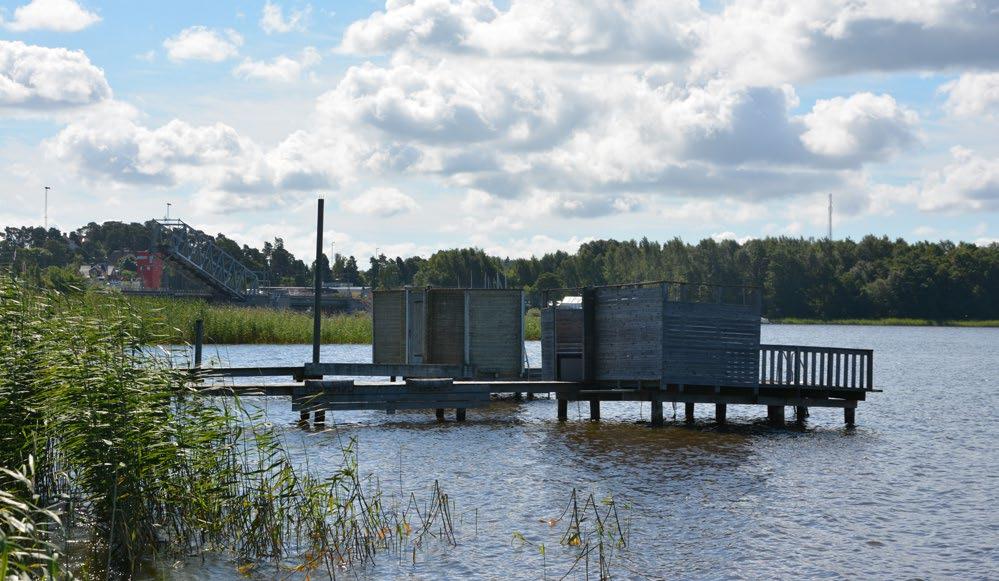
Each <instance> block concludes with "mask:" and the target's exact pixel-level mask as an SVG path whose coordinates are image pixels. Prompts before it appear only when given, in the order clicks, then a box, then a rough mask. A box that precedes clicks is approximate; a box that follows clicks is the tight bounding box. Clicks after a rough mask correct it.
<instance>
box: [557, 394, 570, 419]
mask: <svg viewBox="0 0 999 581" xmlns="http://www.w3.org/2000/svg"><path fill="white" fill-rule="evenodd" d="M567 419H569V400H567V399H565V398H564V397H560V398H558V421H560V422H564V421H566V420H567Z"/></svg>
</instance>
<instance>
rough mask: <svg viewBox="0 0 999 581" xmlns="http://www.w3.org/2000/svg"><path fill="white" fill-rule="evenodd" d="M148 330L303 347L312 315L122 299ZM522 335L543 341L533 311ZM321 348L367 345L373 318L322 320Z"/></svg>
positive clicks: (99, 298) (95, 301)
mask: <svg viewBox="0 0 999 581" xmlns="http://www.w3.org/2000/svg"><path fill="white" fill-rule="evenodd" d="M105 300H106V295H102V294H97V293H91V294H89V295H88V296H87V298H86V299H85V303H86V304H88V305H90V306H91V307H92V308H95V309H96V308H98V307H99V305H101V304H103V302H104V301H105ZM124 300H126V301H127V304H128V305H129V307H130V308H132V309H133V310H134V311H135V312H136V313H137V314H138V315H139V316H140V317H141V318H142V319H143V320H144V321H146V322H147V324H148V325H153V326H155V327H156V328H157V333H158V339H159V340H162V341H165V342H166V343H171V344H180V343H191V342H193V341H194V321H195V320H197V319H203V320H204V321H205V342H207V343H218V344H237V343H247V344H282V345H290V344H303V343H311V342H312V315H311V314H308V313H302V312H297V311H288V310H275V309H265V308H254V307H239V306H233V305H218V304H210V303H207V302H205V301H202V300H194V299H170V298H155V297H128V298H126V299H124ZM524 331H525V336H526V338H527V340H528V341H536V340H538V339H540V338H541V319H540V316H539V314H538V311H537V309H531V310H529V311H528V312H527V317H526V319H525V320H524ZM321 337H322V338H321V340H322V342H323V343H324V344H331V343H340V344H367V343H371V314H370V313H364V312H361V313H356V314H337V315H332V316H329V315H324V316H323V320H322V333H321Z"/></svg>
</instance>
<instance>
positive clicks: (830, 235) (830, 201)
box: [828, 194, 832, 240]
mask: <svg viewBox="0 0 999 581" xmlns="http://www.w3.org/2000/svg"><path fill="white" fill-rule="evenodd" d="M828 238H829V240H832V194H829V236H828Z"/></svg>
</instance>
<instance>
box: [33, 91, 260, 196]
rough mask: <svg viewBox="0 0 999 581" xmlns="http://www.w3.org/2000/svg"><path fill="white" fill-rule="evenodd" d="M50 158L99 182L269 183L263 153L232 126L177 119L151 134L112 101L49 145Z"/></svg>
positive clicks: (236, 187)
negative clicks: (195, 122) (192, 123)
mask: <svg viewBox="0 0 999 581" xmlns="http://www.w3.org/2000/svg"><path fill="white" fill-rule="evenodd" d="M47 149H48V151H49V153H50V154H51V155H53V156H54V157H56V158H57V159H60V160H61V161H63V162H66V163H69V164H71V166H72V167H74V168H76V171H77V172H78V173H79V174H81V175H83V176H86V177H88V178H91V179H94V180H97V181H111V182H112V183H125V184H148V185H162V186H173V185H176V184H180V183H196V184H199V185H202V186H203V187H205V188H206V189H211V186H213V185H214V186H216V187H217V188H219V189H226V190H229V191H237V192H246V191H252V190H254V188H255V187H256V188H260V187H262V186H265V185H267V184H268V183H269V181H268V180H267V178H268V177H269V171H268V168H267V167H266V163H265V160H264V159H263V154H262V153H261V152H260V150H259V148H258V147H257V146H256V145H255V144H254V143H252V142H251V141H250V140H248V139H246V138H243V137H241V136H239V134H238V133H237V132H236V131H235V130H234V129H233V128H231V127H229V126H227V125H224V124H221V123H216V124H214V125H203V126H192V125H190V124H188V123H185V122H183V121H180V120H177V119H174V120H173V121H170V122H169V123H167V124H165V125H163V126H161V127H158V128H155V129H149V128H147V127H145V126H143V125H141V124H140V123H139V113H138V112H137V111H136V110H135V109H134V108H133V107H131V106H129V105H127V104H124V103H120V102H115V101H111V102H108V103H106V104H105V105H102V106H99V107H97V108H95V109H94V110H92V111H90V112H88V113H87V114H86V115H83V116H80V117H79V118H78V119H77V120H75V121H74V122H73V123H71V124H69V125H68V126H67V127H66V128H64V129H63V130H62V131H60V132H59V134H58V135H57V136H56V137H54V138H53V139H52V140H50V141H49V142H48V144H47Z"/></svg>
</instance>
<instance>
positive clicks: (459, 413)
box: [454, 408, 465, 422]
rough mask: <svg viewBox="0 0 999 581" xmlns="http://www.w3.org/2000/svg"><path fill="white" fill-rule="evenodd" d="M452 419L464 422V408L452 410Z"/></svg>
mask: <svg viewBox="0 0 999 581" xmlns="http://www.w3.org/2000/svg"><path fill="white" fill-rule="evenodd" d="M454 419H455V420H456V421H459V422H463V421H465V408H457V409H456V410H454Z"/></svg>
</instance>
